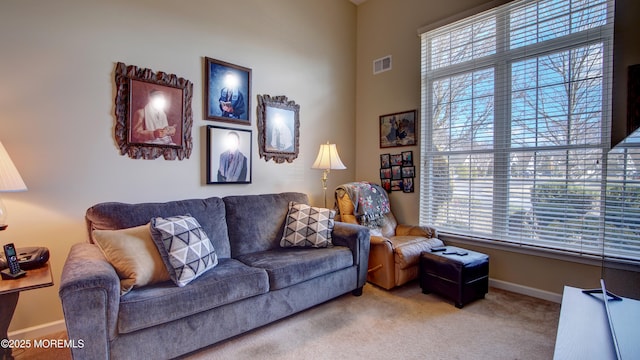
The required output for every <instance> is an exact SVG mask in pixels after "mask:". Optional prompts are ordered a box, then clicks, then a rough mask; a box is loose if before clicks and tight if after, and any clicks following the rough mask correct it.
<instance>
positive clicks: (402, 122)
mask: <svg viewBox="0 0 640 360" xmlns="http://www.w3.org/2000/svg"><path fill="white" fill-rule="evenodd" d="M416 113H417V112H416V110H409V111H402V112H397V113H393V114H386V115H381V116H380V148H389V147H398V146H413V145H416Z"/></svg>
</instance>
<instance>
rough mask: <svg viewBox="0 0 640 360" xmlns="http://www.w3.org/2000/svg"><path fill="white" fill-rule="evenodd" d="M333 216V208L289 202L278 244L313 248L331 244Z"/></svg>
mask: <svg viewBox="0 0 640 360" xmlns="http://www.w3.org/2000/svg"><path fill="white" fill-rule="evenodd" d="M335 216H336V212H335V210H330V209H325V208H317V207H313V206H309V205H306V204H299V203H296V202H293V201H291V202H289V213H288V214H287V219H286V223H285V228H284V233H283V235H282V239H281V240H280V246H281V247H314V248H324V247H328V246H332V243H331V232H332V231H333V226H334V224H335V220H334V218H335Z"/></svg>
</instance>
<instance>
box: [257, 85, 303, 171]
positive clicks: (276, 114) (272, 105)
mask: <svg viewBox="0 0 640 360" xmlns="http://www.w3.org/2000/svg"><path fill="white" fill-rule="evenodd" d="M257 113H258V148H259V149H258V150H259V152H260V157H261V158H264V160H265V161H269V160H271V159H273V161H275V162H276V163H283V162H285V161H286V162H292V161H293V160H295V159H296V158H297V157H298V151H299V148H300V144H299V140H300V106H299V105H297V104H296V103H295V102H294V101H290V100H288V99H287V97H286V96H274V97H271V96H269V95H258V107H257Z"/></svg>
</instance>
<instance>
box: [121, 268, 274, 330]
mask: <svg viewBox="0 0 640 360" xmlns="http://www.w3.org/2000/svg"><path fill="white" fill-rule="evenodd" d="M268 291H269V279H268V277H267V273H266V271H265V270H263V269H257V268H252V267H249V266H247V265H245V264H243V263H241V262H239V261H237V260H233V259H220V260H219V263H218V266H216V268H215V270H214V271H209V272H207V273H205V274H204V275H202V276H200V277H199V278H197V279H196V280H194V281H193V282H191V284H189V286H185V287H182V288H180V287H177V286H175V285H174V284H173V283H172V282H171V281H166V282H163V283H159V284H156V285H152V286H147V287H144V288H140V289H136V290H135V291H131V292H130V293H128V294H126V295H124V296H122V297H121V298H120V311H119V313H118V332H119V333H130V332H133V331H136V330H140V329H145V328H148V327H152V326H155V325H160V324H164V323H167V322H170V321H174V320H178V319H181V318H184V317H186V316H189V315H193V314H197V313H200V312H202V311H206V310H209V309H213V308H216V307H218V306H222V305H225V304H229V303H232V302H235V301H238V300H242V299H246V298H249V297H252V296H255V295H260V294H264V293H266V292H268Z"/></svg>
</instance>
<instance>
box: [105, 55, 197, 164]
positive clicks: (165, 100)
mask: <svg viewBox="0 0 640 360" xmlns="http://www.w3.org/2000/svg"><path fill="white" fill-rule="evenodd" d="M115 85H116V98H115V117H116V125H115V138H116V143H117V145H118V148H119V149H120V154H121V155H125V154H128V155H129V157H131V158H133V159H155V158H158V157H160V156H164V158H165V159H166V160H174V159H176V158H178V159H179V160H182V159H185V158H187V159H188V158H189V156H190V155H191V149H192V148H193V144H192V138H191V128H192V126H193V114H192V111H191V100H192V94H193V84H192V83H191V81H189V80H186V79H183V78H179V77H177V76H176V75H173V74H167V73H164V72H158V73H155V72H153V71H152V70H150V69H146V68H139V67H137V66H133V65H129V66H127V65H125V64H124V63H121V62H118V63H117V64H116V69H115Z"/></svg>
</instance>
